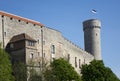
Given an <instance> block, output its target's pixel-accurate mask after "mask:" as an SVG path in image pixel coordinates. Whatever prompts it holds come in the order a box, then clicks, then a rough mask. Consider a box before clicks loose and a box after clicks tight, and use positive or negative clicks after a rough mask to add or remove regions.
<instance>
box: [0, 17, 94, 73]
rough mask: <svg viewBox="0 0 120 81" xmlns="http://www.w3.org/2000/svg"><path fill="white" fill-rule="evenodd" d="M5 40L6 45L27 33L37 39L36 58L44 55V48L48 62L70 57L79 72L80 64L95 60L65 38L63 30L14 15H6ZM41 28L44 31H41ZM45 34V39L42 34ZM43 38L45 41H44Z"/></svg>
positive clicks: (0, 37)
mask: <svg viewBox="0 0 120 81" xmlns="http://www.w3.org/2000/svg"><path fill="white" fill-rule="evenodd" d="M1 18H2V17H0V41H2V40H1V39H2V38H3V37H2V35H1V33H2V31H1V30H2V24H1V22H2V21H1ZM3 20H4V32H5V33H4V34H5V35H4V36H5V37H4V41H5V46H6V45H7V44H8V42H9V41H10V39H11V38H12V37H13V36H14V35H18V34H21V33H26V34H27V35H29V36H30V37H32V38H33V39H35V40H36V41H37V42H36V48H37V49H36V50H35V51H34V53H36V55H35V57H36V59H37V58H38V59H39V58H40V57H42V50H43V57H44V59H45V61H46V62H50V61H52V60H53V59H54V58H60V57H64V58H66V59H68V58H69V59H70V60H69V62H70V63H71V64H72V66H73V67H75V69H76V70H77V71H78V72H79V69H80V65H82V64H83V63H89V62H90V61H91V60H93V56H92V55H91V54H89V53H87V52H85V51H84V50H82V49H81V48H79V47H78V46H76V45H75V44H73V43H72V42H70V41H69V40H67V39H66V38H64V37H63V36H62V34H61V32H59V31H57V30H54V29H51V28H47V27H42V28H41V26H40V25H36V24H33V23H30V22H26V21H23V20H18V19H16V18H12V17H7V16H4V18H3ZM41 30H42V31H43V32H41ZM42 33H43V34H42ZM42 35H43V39H42V37H41V36H42ZM42 40H43V42H42ZM2 42H3V41H2ZM42 43H43V48H42ZM53 45H54V47H55V50H54V51H55V54H54V53H52V52H51V51H52V48H51V46H53ZM26 50H27V51H26V53H27V54H26V56H27V57H26V58H27V59H28V58H29V54H30V52H31V50H30V49H26ZM38 53H40V56H38Z"/></svg>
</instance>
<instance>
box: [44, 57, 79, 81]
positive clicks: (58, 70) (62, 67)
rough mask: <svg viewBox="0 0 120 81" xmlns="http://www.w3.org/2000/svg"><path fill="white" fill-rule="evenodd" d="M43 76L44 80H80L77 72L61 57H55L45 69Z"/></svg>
mask: <svg viewBox="0 0 120 81" xmlns="http://www.w3.org/2000/svg"><path fill="white" fill-rule="evenodd" d="M44 76H45V80H46V81H71V80H75V81H81V80H80V76H79V74H77V72H76V71H75V70H74V68H73V67H72V66H71V64H69V62H68V61H66V60H64V59H63V58H60V59H55V60H54V61H53V62H52V63H51V65H50V67H49V68H48V69H47V70H46V72H45V74H44Z"/></svg>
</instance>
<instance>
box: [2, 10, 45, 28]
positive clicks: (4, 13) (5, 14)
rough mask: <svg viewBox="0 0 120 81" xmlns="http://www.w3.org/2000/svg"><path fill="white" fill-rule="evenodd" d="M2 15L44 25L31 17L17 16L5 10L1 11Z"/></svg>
mask: <svg viewBox="0 0 120 81" xmlns="http://www.w3.org/2000/svg"><path fill="white" fill-rule="evenodd" d="M0 15H3V16H7V17H11V18H15V19H18V20H22V21H25V22H28V23H32V24H36V25H39V26H44V25H43V24H41V23H40V22H37V21H34V20H30V19H27V18H23V17H20V16H16V15H13V14H10V13H6V12H3V11H0Z"/></svg>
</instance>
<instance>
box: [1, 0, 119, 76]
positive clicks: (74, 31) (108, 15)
mask: <svg viewBox="0 0 120 81" xmlns="http://www.w3.org/2000/svg"><path fill="white" fill-rule="evenodd" d="M92 9H95V10H96V11H97V13H96V14H93V13H92V12H91V10H92ZM0 10H1V11H5V12H8V13H12V14H15V15H19V16H22V17H25V18H28V19H32V20H36V21H39V22H41V23H42V24H44V25H45V26H46V27H50V28H53V29H56V30H59V31H60V32H61V33H62V34H63V36H64V37H66V38H67V39H69V40H70V41H72V42H73V43H75V44H77V45H78V46H80V47H81V48H84V32H83V25H82V22H83V21H85V20H88V19H99V20H100V21H101V23H102V26H101V49H102V59H103V61H104V63H105V66H107V67H109V68H111V69H112V71H113V72H114V73H115V74H116V75H117V76H118V77H119V78H120V52H119V51H120V36H119V35H120V0H1V1H0Z"/></svg>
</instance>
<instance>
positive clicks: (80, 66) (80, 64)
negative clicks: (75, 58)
mask: <svg viewBox="0 0 120 81" xmlns="http://www.w3.org/2000/svg"><path fill="white" fill-rule="evenodd" d="M79 68H81V60H80V59H79Z"/></svg>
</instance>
